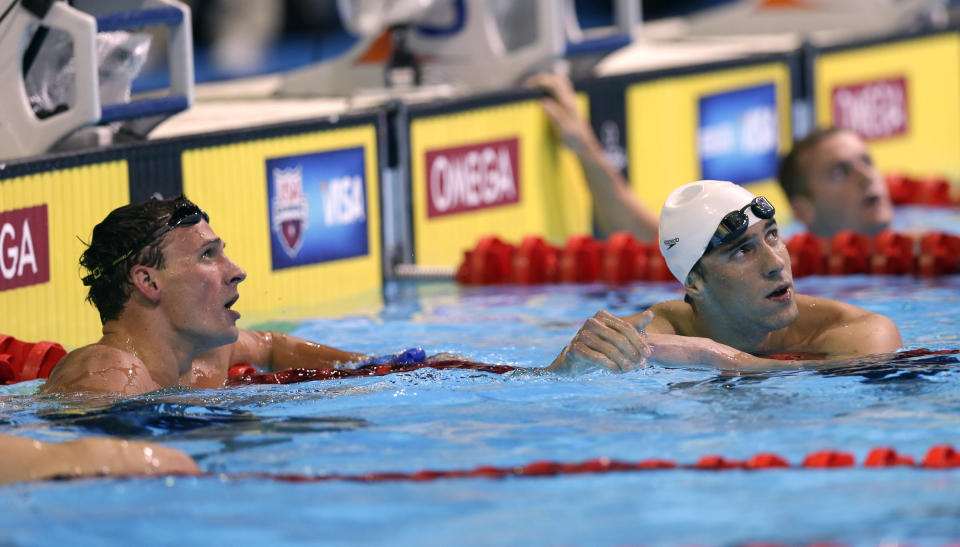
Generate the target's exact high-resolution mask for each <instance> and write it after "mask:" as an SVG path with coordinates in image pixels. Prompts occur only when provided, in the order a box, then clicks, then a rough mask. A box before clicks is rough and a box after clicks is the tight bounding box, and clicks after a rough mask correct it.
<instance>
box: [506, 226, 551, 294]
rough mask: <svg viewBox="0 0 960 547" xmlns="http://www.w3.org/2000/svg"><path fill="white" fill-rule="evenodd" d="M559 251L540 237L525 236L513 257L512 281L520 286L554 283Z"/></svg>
mask: <svg viewBox="0 0 960 547" xmlns="http://www.w3.org/2000/svg"><path fill="white" fill-rule="evenodd" d="M559 254H560V251H559V249H557V248H556V247H554V246H553V245H550V244H549V243H547V242H546V241H545V240H544V239H543V238H542V237H536V236H527V237H525V238H523V241H521V242H520V246H519V247H517V252H516V253H515V254H514V255H513V276H514V280H515V281H516V282H517V283H520V284H521V285H541V284H544V283H556V281H557V257H558V255H559Z"/></svg>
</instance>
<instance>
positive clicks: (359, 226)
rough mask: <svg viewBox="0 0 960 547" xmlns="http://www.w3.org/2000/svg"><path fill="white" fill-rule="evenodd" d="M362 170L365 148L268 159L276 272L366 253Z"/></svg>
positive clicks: (268, 187)
mask: <svg viewBox="0 0 960 547" xmlns="http://www.w3.org/2000/svg"><path fill="white" fill-rule="evenodd" d="M364 166H365V164H364V150H363V147H355V148H345V149H340V150H329V151H325V152H317V153H313V154H302V155H295V156H284V157H278V158H268V159H267V160H266V169H267V208H268V211H269V212H268V214H269V219H270V250H271V259H272V266H273V269H274V270H280V269H283V268H293V267H296V266H302V265H305V264H317V263H321V262H329V261H333V260H339V259H343V258H351V257H356V256H365V255H366V254H367V253H368V251H369V249H368V241H367V196H366V179H365V169H364Z"/></svg>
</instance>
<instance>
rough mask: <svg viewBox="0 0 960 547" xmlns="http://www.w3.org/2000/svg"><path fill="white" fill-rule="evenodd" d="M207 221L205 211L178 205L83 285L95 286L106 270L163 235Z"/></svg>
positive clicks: (191, 205) (87, 277) (86, 279)
mask: <svg viewBox="0 0 960 547" xmlns="http://www.w3.org/2000/svg"><path fill="white" fill-rule="evenodd" d="M201 219H202V220H205V221H207V222H210V217H209V216H208V215H207V213H205V212H204V211H203V209H201V208H199V207H197V206H196V205H194V204H192V203H184V204H182V205H178V206H177V208H176V209H175V210H174V211H173V214H172V215H170V219H169V220H168V221H167V222H166V223H164V224H163V226H160V227H159V228H157V229H156V230H154V231H153V233H151V234H150V235H149V236H147V237H145V238H143V239H141V240H140V241H138V242H137V243H136V245H134V246H133V247H130V250H129V251H127V252H125V253H123V254H122V255H120V256H119V257H117V258H116V259H115V260H114V261H113V262H111V263H110V264H109V265H107V266H105V267H104V266H97V267H96V268H94V269H93V271H92V272H90V275H88V276H86V277H84V278H83V284H84V285H86V286H90V285H93V282H94V281H96V280H97V279H100V278H101V277H102V276H103V274H104V273H105V272H106V270H108V269H110V268H113V267H115V266H116V265H117V264H120V263H121V262H123V261H124V260H126V259H128V258H130V257H131V256H133V255H135V254H136V253H139V252H140V250H141V249H143V248H144V247H146V246H147V245H149V244H150V243H152V242H154V241H156V240H157V239H159V238H160V237H161V236H162V235H163V234H165V233H167V232H169V231H170V230H173V229H174V228H179V227H180V226H193V225H194V224H197V223H198V222H200V220H201Z"/></svg>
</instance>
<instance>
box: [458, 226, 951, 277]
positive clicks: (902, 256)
mask: <svg viewBox="0 0 960 547" xmlns="http://www.w3.org/2000/svg"><path fill="white" fill-rule="evenodd" d="M787 251H788V252H789V253H790V261H791V263H792V265H793V276H794V277H797V278H799V277H804V276H808V275H851V274H874V275H921V276H924V277H935V276H941V275H953V274H958V273H960V237H958V236H955V235H951V234H942V233H935V232H934V233H928V234H923V235H921V236H912V235H907V234H900V233H897V232H893V231H889V230H887V231H884V232H881V233H879V234H877V235H876V236H873V237H871V236H867V235H864V234H858V233H855V232H849V231H844V232H839V233H837V234H836V235H834V236H833V237H832V238H830V239H827V240H825V239H821V238H818V237H816V236H814V235H812V234H809V233H801V234H797V235H795V236H793V237H792V238H790V240H789V241H787ZM456 278H457V281H459V282H460V283H462V284H465V285H498V284H521V285H537V284H546V283H593V282H597V281H602V282H605V283H609V284H613V285H620V284H625V283H630V282H632V281H670V280H672V279H673V276H672V275H671V274H670V270H669V269H668V268H667V264H666V261H665V260H664V258H663V255H662V254H660V249H659V247H657V245H656V244H655V243H651V242H644V241H638V240H637V239H636V238H634V237H633V236H632V235H631V234H628V233H626V232H617V233H615V234H613V235H611V236H610V238H609V239H607V240H606V241H600V240H596V239H593V238H591V237H588V236H583V235H578V236H572V237H570V238H569V239H568V240H567V242H566V243H565V244H564V246H563V247H554V246H553V245H550V244H549V243H548V242H546V241H545V240H544V239H543V238H540V237H535V236H529V237H526V238H524V240H523V241H522V242H521V244H520V246H519V247H516V246H514V245H512V244H510V243H507V242H504V241H502V240H500V239H499V238H497V237H494V236H487V237H484V238H481V239H480V241H479V243H477V246H476V247H475V248H474V249H471V250H468V251H465V253H464V258H463V261H462V262H461V263H460V267H459V269H458V271H457V276H456Z"/></svg>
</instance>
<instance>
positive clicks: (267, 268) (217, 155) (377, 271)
mask: <svg viewBox="0 0 960 547" xmlns="http://www.w3.org/2000/svg"><path fill="white" fill-rule="evenodd" d="M356 147H362V148H363V164H364V167H363V168H364V171H365V173H364V175H365V177H364V178H365V180H366V187H365V188H366V211H365V214H366V219H367V235H366V236H367V242H368V248H369V251H368V252H367V253H366V255H365V256H356V257H353V258H344V259H339V260H332V261H329V262H323V263H317V264H309V265H303V266H298V267H289V268H285V269H280V270H277V271H274V270H273V266H272V262H271V243H270V238H271V226H270V221H269V213H268V203H267V193H268V188H267V166H266V162H267V160H268V159H272V158H281V157H287V156H294V155H300V154H313V153H317V152H324V151H333V150H341V149H347V148H356ZM313 183H314V184H316V181H313ZM183 188H184V193H185V194H186V195H187V196H188V197H189V198H190V199H192V200H194V201H195V202H197V203H198V204H199V205H200V206H201V207H203V208H204V209H205V210H206V211H207V212H208V213H209V214H210V220H211V225H212V226H213V228H214V230H215V231H216V232H217V234H218V235H219V236H220V237H221V238H223V239H224V241H226V242H227V249H226V252H227V255H228V256H230V258H231V259H233V260H234V262H236V263H237V264H239V265H240V266H241V267H243V268H244V269H245V270H246V271H247V279H246V281H244V282H243V284H241V286H240V300H239V303H238V310H239V311H240V312H241V313H242V314H243V319H242V320H241V321H242V322H243V323H244V324H247V325H250V324H251V323H256V322H262V321H278V320H285V319H299V318H303V317H308V316H320V315H335V314H341V313H344V312H356V311H358V310H359V309H361V308H366V309H369V308H372V307H373V306H375V305H378V304H380V303H381V302H382V293H381V288H382V275H381V268H382V266H381V247H380V245H381V242H380V193H379V188H380V182H379V172H378V164H377V140H376V129H375V127H374V126H373V125H363V126H356V127H347V128H342V129H330V130H324V131H318V132H312V133H306V134H302V135H296V136H290V137H278V138H272V139H263V140H256V141H250V142H244V143H238V144H230V145H224V146H216V147H210V148H201V149H195V150H187V151H185V152H184V153H183ZM318 214H320V212H318V211H312V212H311V215H314V216H313V217H312V220H311V222H319V221H318V220H316V219H317V216H316V215H318Z"/></svg>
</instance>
